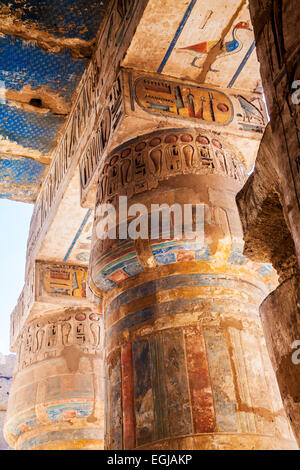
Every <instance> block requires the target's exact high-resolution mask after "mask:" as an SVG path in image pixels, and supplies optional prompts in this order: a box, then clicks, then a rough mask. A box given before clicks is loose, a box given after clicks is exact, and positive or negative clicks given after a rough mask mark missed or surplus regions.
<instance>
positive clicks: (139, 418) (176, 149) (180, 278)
mask: <svg viewBox="0 0 300 470" xmlns="http://www.w3.org/2000/svg"><path fill="white" fill-rule="evenodd" d="M245 177H246V174H245V170H244V167H243V164H242V163H241V160H240V159H239V158H238V155H237V153H236V151H235V150H234V148H233V147H232V146H231V145H229V144H228V143H227V142H226V140H225V139H223V138H220V137H219V136H217V135H216V134H213V133H208V132H206V131H203V130H192V131H191V130H185V129H171V130H165V131H160V132H156V133H153V134H148V135H145V136H141V137H139V138H137V139H135V140H133V141H130V142H127V143H125V144H123V145H122V146H121V147H119V148H117V149H115V150H114V151H113V152H112V153H111V154H110V155H109V156H108V157H107V159H106V160H105V161H104V162H103V165H102V167H101V169H100V172H99V183H98V193H97V201H96V211H95V214H96V215H95V224H94V235H93V244H92V246H93V248H92V253H91V259H90V278H91V279H90V283H91V286H92V288H93V289H94V291H95V292H96V291H98V294H99V295H101V296H102V297H103V308H104V323H105V377H106V402H105V409H106V420H105V422H106V433H105V434H106V436H105V446H106V448H108V449H134V448H142V449H160V448H161V449H192V448H194V449H226V448H233V449H253V448H257V449H259V448H261V449H262V448H264V449H266V448H269V449H271V448H274V449H275V448H292V447H293V446H295V443H294V441H293V437H292V435H291V431H290V429H289V425H288V423H287V420H286V417H285V414H284V411H283V409H282V403H281V400H280V397H279V393H278V388H277V384H276V380H275V376H274V373H273V371H272V368H271V365H270V361H269V359H268V356H267V353H266V347H265V343H264V339H263V335H262V329H261V324H260V320H259V316H258V308H259V305H260V303H261V301H262V300H263V298H264V297H265V296H266V295H267V293H268V285H271V284H272V282H273V281H272V276H273V274H272V269H270V267H269V266H262V265H259V264H255V263H251V262H248V261H247V259H246V258H245V257H243V255H242V250H243V243H242V231H241V227H240V223H239V219H238V213H237V208H236V206H235V194H236V193H237V191H238V190H239V189H240V187H241V185H242V184H243V182H244V181H245ZM119 196H127V197H128V204H129V206H132V205H133V204H140V205H141V204H143V205H144V207H146V208H147V211H148V214H150V213H151V208H152V207H153V206H152V204H168V205H169V206H170V205H172V204H178V205H179V206H180V207H184V204H192V205H193V206H194V207H195V206H196V205H197V204H200V203H201V204H203V207H204V228H205V230H204V243H201V242H200V241H199V238H197V236H195V234H194V236H193V237H191V236H189V237H179V236H176V231H177V229H178V220H177V219H176V218H175V216H174V217H171V233H172V234H173V235H174V234H175V236H173V237H172V236H170V234H167V233H166V231H164V228H163V226H162V225H161V224H160V231H159V237H158V238H157V239H153V238H151V230H150V228H149V227H148V230H149V231H148V232H147V237H146V239H137V240H132V239H131V238H130V236H129V235H130V230H131V229H130V227H129V226H128V227H129V228H128V233H129V235H126V236H123V238H110V237H107V238H105V237H103V236H102V235H103V233H104V232H105V230H106V226H105V224H104V225H103V214H102V213H101V206H102V204H108V203H110V204H112V205H113V206H114V207H115V208H116V213H117V214H119V213H120V207H119V206H118V204H119ZM140 208H141V206H140ZM101 214H102V215H101ZM125 219H126V218H125ZM149 219H151V217H150V216H149ZM125 222H126V223H128V224H131V223H132V222H133V218H132V213H131V214H129V217H128V218H127V219H126V220H124V218H123V219H122V220H121V222H117V225H118V227H117V234H120V233H121V232H122V231H124V223H125ZM99 227H100V228H99ZM110 228H111V227H110ZM190 235H191V234H190ZM198 235H199V234H198Z"/></svg>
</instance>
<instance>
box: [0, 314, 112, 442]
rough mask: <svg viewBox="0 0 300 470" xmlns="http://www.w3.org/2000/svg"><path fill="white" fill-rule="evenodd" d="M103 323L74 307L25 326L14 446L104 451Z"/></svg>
mask: <svg viewBox="0 0 300 470" xmlns="http://www.w3.org/2000/svg"><path fill="white" fill-rule="evenodd" d="M101 322H102V320H101V315H100V314H98V313H95V312H93V311H92V310H89V309H80V308H76V309H72V308H70V309H68V310H64V311H59V312H57V313H53V314H50V315H49V314H48V315H45V316H43V317H42V318H40V319H37V320H35V321H32V322H30V323H29V324H27V325H26V326H25V327H24V328H23V330H22V332H21V334H20V336H19V338H18V351H17V362H16V369H15V373H14V379H13V384H12V388H11V393H10V398H9V406H8V411H7V417H6V424H5V437H6V439H7V441H8V443H9V444H10V445H11V446H12V447H14V448H16V449H24V450H27V449H59V450H64V449H101V448H103V390H102V387H103V361H102V345H101V334H102V333H101V330H102V327H101Z"/></svg>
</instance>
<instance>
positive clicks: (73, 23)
mask: <svg viewBox="0 0 300 470" xmlns="http://www.w3.org/2000/svg"><path fill="white" fill-rule="evenodd" d="M1 2H2V4H3V5H5V6H8V7H10V11H11V13H13V12H14V13H15V14H16V15H17V16H18V17H19V19H21V20H22V21H24V22H26V21H29V22H30V23H33V24H35V25H36V27H37V28H38V29H42V30H44V31H47V32H49V33H52V34H53V35H54V36H56V37H68V38H71V37H77V38H80V39H85V40H90V39H93V38H94V37H95V36H96V34H97V31H98V29H99V26H100V24H101V21H102V19H103V18H104V16H105V13H106V10H107V6H108V4H109V1H108V0H103V1H100V0H52V1H49V0H1Z"/></svg>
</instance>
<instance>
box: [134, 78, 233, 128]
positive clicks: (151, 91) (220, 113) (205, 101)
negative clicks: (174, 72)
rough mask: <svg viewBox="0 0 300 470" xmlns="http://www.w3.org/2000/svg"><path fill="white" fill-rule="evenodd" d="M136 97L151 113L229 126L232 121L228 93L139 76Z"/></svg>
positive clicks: (231, 108)
mask: <svg viewBox="0 0 300 470" xmlns="http://www.w3.org/2000/svg"><path fill="white" fill-rule="evenodd" d="M134 94H135V99H136V102H137V103H138V105H139V106H140V107H141V108H142V109H144V111H147V112H148V113H151V114H156V115H164V116H169V117H176V118H180V119H192V120H197V121H202V122H205V123H213V124H215V125H223V126H224V125H227V124H229V123H230V122H231V120H232V119H233V106H232V103H231V101H230V99H229V97H228V96H226V95H225V93H223V92H221V91H218V90H214V89H211V88H207V87H205V86H196V85H191V84H185V83H180V82H173V81H170V80H162V79H155V78H153V77H140V78H138V79H137V80H136V81H135V84H134Z"/></svg>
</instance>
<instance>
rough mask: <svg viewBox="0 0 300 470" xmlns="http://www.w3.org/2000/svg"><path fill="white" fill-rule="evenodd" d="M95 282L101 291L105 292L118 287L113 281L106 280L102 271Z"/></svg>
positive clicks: (95, 277) (95, 278)
mask: <svg viewBox="0 0 300 470" xmlns="http://www.w3.org/2000/svg"><path fill="white" fill-rule="evenodd" d="M94 282H95V284H96V286H97V287H98V288H99V289H101V290H104V291H105V292H106V291H109V290H110V289H111V288H112V287H114V286H115V285H116V283H115V282H113V281H111V280H110V279H106V277H105V276H103V274H102V273H101V271H100V272H99V273H97V274H96V275H95V276H94Z"/></svg>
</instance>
